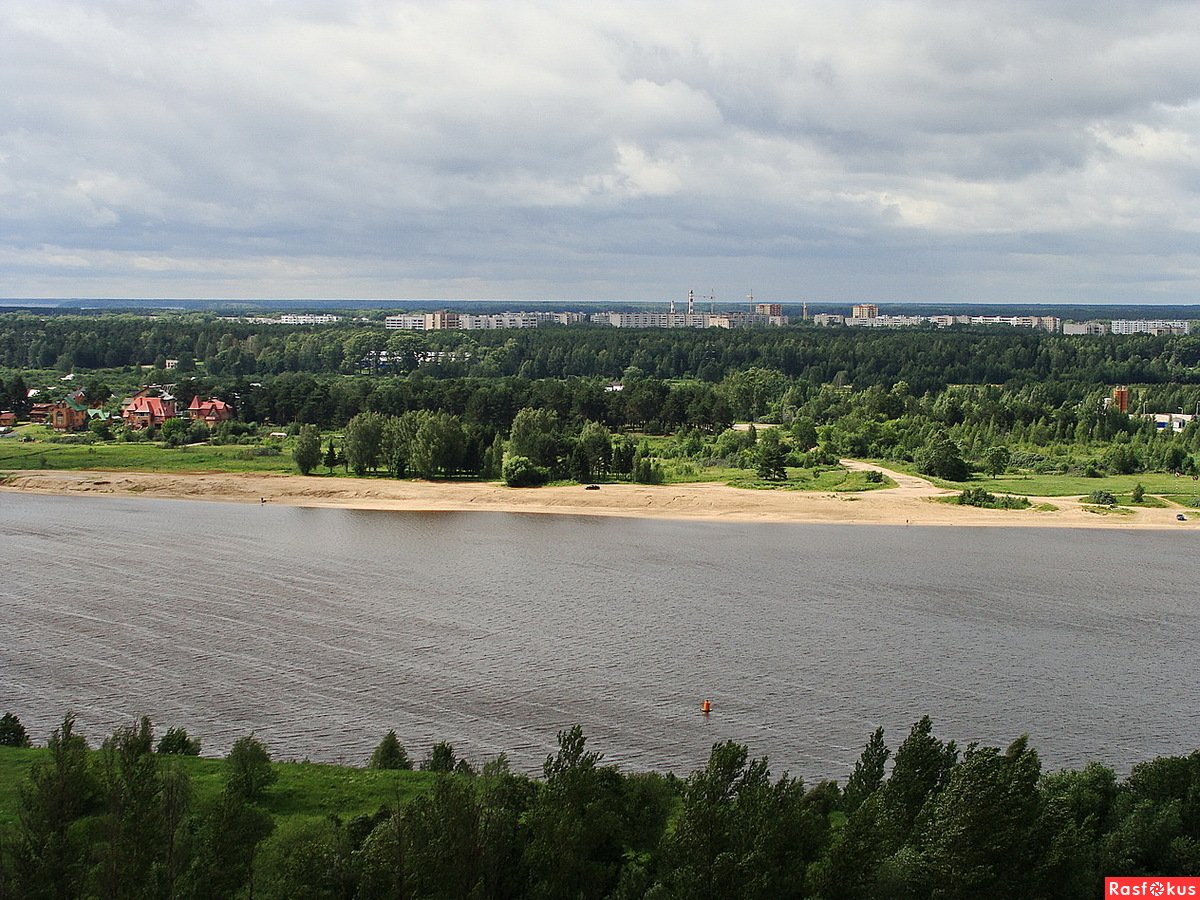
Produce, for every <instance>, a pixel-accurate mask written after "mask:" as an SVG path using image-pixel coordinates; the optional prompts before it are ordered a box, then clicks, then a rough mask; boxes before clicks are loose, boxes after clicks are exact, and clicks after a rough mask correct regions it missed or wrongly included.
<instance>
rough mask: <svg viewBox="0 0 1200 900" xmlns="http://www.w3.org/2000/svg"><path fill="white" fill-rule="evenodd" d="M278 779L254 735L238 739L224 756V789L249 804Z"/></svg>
mask: <svg viewBox="0 0 1200 900" xmlns="http://www.w3.org/2000/svg"><path fill="white" fill-rule="evenodd" d="M276 778H278V775H277V773H276V772H275V769H274V768H273V767H272V765H271V755H270V754H269V753H267V748H266V747H265V746H264V745H263V743H262V741H260V740H258V739H257V738H256V737H254V735H248V736H247V737H243V738H238V739H237V740H236V741H234V744H233V747H232V749H230V751H229V753H228V755H227V756H226V757H225V790H226V791H228V792H229V793H232V794H234V795H235V796H238V797H241V798H242V799H243V800H245V801H246V802H247V803H253V802H255V801H256V800H258V799H259V798H260V797H262V795H263V792H264V791H265V790H266V789H267V788H268V787H270V786H271V785H272V784H274V783H275V780H276Z"/></svg>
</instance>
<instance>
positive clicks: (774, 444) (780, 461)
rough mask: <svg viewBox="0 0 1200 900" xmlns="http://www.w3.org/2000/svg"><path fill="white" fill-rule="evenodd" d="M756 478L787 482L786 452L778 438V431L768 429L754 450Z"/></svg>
mask: <svg viewBox="0 0 1200 900" xmlns="http://www.w3.org/2000/svg"><path fill="white" fill-rule="evenodd" d="M755 456H756V463H755V468H756V471H757V472H758V477H759V478H763V479H766V480H767V481H787V469H786V468H785V466H786V465H787V450H786V448H785V447H784V446H783V442H782V441H781V440H780V438H779V429H777V428H768V429H765V430H764V431H763V435H762V437H761V438H759V440H758V445H757V447H756V448H755Z"/></svg>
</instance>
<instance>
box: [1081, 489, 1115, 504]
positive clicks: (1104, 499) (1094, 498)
mask: <svg viewBox="0 0 1200 900" xmlns="http://www.w3.org/2000/svg"><path fill="white" fill-rule="evenodd" d="M1087 501H1088V503H1094V504H1095V505H1096V506H1116V505H1117V498H1116V497H1115V496H1113V492H1112V491H1092V492H1091V493H1090V494H1088V495H1087Z"/></svg>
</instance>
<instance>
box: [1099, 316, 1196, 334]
mask: <svg viewBox="0 0 1200 900" xmlns="http://www.w3.org/2000/svg"><path fill="white" fill-rule="evenodd" d="M1191 332H1192V323H1191V322H1188V321H1185V320H1183V319H1169V320H1168V319H1113V323H1112V333H1113V334H1191Z"/></svg>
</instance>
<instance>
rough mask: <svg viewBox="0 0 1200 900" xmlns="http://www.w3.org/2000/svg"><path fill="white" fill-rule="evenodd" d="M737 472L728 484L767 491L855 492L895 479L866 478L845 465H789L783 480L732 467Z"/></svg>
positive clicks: (885, 483)
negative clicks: (819, 467)
mask: <svg viewBox="0 0 1200 900" xmlns="http://www.w3.org/2000/svg"><path fill="white" fill-rule="evenodd" d="M734 471H737V472H740V473H741V474H740V475H738V476H735V477H732V478H729V479H728V482H727V483H728V484H729V486H730V487H737V488H753V489H755V490H767V491H830V492H834V493H858V492H861V491H875V490H879V489H880V488H888V487H895V486H896V482H894V481H892V479H890V478H887V477H885V478H884V479H883V481H881V482H878V483H873V482H870V481H867V473H866V472H851V471H849V470H848V469H842V468H835V469H817V470H813V469H793V468H789V469H788V470H787V476H788V480H787V481H764V480H763V479H761V478H759V477H757V476H756V475H754V474H753V473H749V472H746V471H745V470H743V469H737V470H734Z"/></svg>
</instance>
